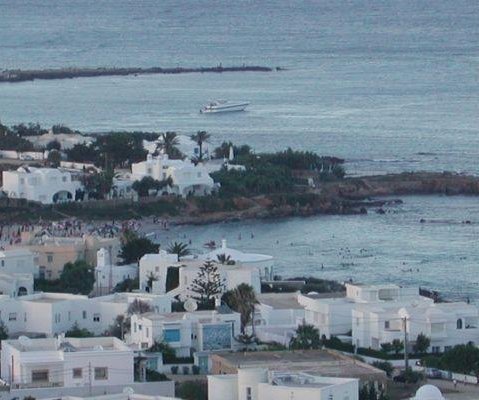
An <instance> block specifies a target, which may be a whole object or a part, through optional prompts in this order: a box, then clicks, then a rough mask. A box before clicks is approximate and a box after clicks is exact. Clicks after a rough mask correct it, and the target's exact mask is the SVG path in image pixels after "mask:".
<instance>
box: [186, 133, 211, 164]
mask: <svg viewBox="0 0 479 400" xmlns="http://www.w3.org/2000/svg"><path fill="white" fill-rule="evenodd" d="M210 137H211V135H210V134H209V133H208V132H206V131H198V132H196V133H195V134H194V135H191V140H193V141H194V142H196V144H197V145H198V147H199V150H200V153H199V154H198V160H199V161H202V160H203V144H204V143H206V142H208V141H209V139H210Z"/></svg>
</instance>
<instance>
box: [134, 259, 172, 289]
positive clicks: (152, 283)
mask: <svg viewBox="0 0 479 400" xmlns="http://www.w3.org/2000/svg"><path fill="white" fill-rule="evenodd" d="M139 264H140V265H139V276H140V278H139V281H140V290H141V291H144V292H152V293H165V292H166V278H167V273H168V267H170V266H177V265H178V256H177V255H176V254H168V253H167V252H166V251H165V250H160V251H159V252H158V253H151V254H145V255H144V256H143V257H142V258H141V259H140V263H139ZM152 278H154V279H152Z"/></svg>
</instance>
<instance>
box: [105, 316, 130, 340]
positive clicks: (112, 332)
mask: <svg viewBox="0 0 479 400" xmlns="http://www.w3.org/2000/svg"><path fill="white" fill-rule="evenodd" d="M130 326H131V321H130V317H129V316H125V315H123V314H120V315H117V317H116V318H115V321H114V322H113V324H111V325H110V327H109V328H108V329H107V331H106V332H105V333H104V336H114V337H116V338H118V339H121V340H123V338H124V337H125V333H127V332H129V331H130Z"/></svg>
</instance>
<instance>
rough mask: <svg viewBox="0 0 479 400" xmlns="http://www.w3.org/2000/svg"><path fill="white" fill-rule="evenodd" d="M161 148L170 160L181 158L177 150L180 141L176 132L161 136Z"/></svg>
mask: <svg viewBox="0 0 479 400" xmlns="http://www.w3.org/2000/svg"><path fill="white" fill-rule="evenodd" d="M161 141H162V144H161V146H162V148H163V150H164V151H165V153H166V154H168V156H169V157H170V158H182V156H183V154H182V153H181V151H180V150H179V149H178V147H177V146H178V145H179V144H180V140H179V138H178V135H177V134H176V132H166V133H162V134H161Z"/></svg>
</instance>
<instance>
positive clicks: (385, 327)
mask: <svg viewBox="0 0 479 400" xmlns="http://www.w3.org/2000/svg"><path fill="white" fill-rule="evenodd" d="M384 329H389V321H384Z"/></svg>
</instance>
